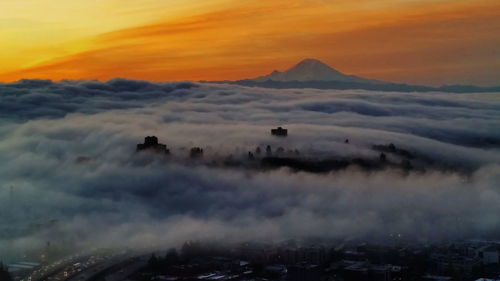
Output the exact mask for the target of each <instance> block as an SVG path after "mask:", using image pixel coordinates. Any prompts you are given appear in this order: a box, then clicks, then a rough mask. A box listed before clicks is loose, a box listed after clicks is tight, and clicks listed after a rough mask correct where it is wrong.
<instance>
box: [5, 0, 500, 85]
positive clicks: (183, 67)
mask: <svg viewBox="0 0 500 281" xmlns="http://www.w3.org/2000/svg"><path fill="white" fill-rule="evenodd" d="M233 2H234V1H233ZM0 9H2V10H3V11H7V12H6V13H5V14H4V15H2V16H0V26H2V29H0V60H2V64H1V65H0V81H4V82H7V81H15V80H19V79H22V78H41V79H52V80H61V79H98V80H107V79H111V78H114V77H123V78H130V79H143V80H154V81H168V80H236V79H244V78H252V77H256V76H260V75H264V74H268V73H269V72H271V71H272V70H274V69H278V70H285V69H287V68H289V67H291V66H292V65H293V64H295V63H297V62H298V61H300V60H301V59H303V58H307V57H312V58H317V59H320V60H322V61H324V62H325V63H327V64H329V65H330V66H332V67H334V68H336V69H338V70H340V71H342V72H345V73H348V74H356V75H359V76H364V77H369V78H375V79H381V80H387V81H394V82H406V83H414V84H428V85H440V84H477V85H496V84H500V81H499V78H498V77H500V51H499V50H500V48H498V47H499V46H500V3H499V2H498V1H494V0H475V1H471V0H459V1H449V0H448V1H446V0H426V1H402V0H363V1H357V2H356V3H353V2H352V1H347V0H336V1H324V0H296V1H284V0H272V1H266V2H264V3H260V2H256V1H248V0H246V1H239V2H238V3H232V1H227V0H216V1H210V3H207V1H199V0H190V1H183V2H182V4H179V3H177V4H176V3H175V2H172V1H160V0H148V1H138V0H126V1H118V0H104V1H98V0H91V1H71V2H67V1H62V0H51V1H49V0H42V1H35V0H26V1H23V2H22V3H21V2H20V1H13V0H6V1H2V3H0ZM40 11H43V12H40Z"/></svg>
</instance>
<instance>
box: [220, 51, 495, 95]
mask: <svg viewBox="0 0 500 281" xmlns="http://www.w3.org/2000/svg"><path fill="white" fill-rule="evenodd" d="M212 82H216V83H228V84H238V85H243V86H251V87H264V88H277V89H287V88H313V89H343V90H347V89H364V90H373V91H401V92H432V91H440V92H451V93H475V92H500V86H493V87H480V86H474V85H444V86H440V87H431V86H422V85H410V84H404V83H393V82H386V81H380V80H375V79H369V78H364V77H359V76H356V75H349V74H344V73H342V72H340V71H338V70H336V69H334V68H332V67H330V66H329V65H327V64H325V63H323V62H322V61H320V60H317V59H311V58H309V59H304V60H302V61H300V62H299V63H297V64H296V65H295V66H293V67H292V68H290V69H288V70H286V71H277V70H275V71H273V72H271V73H270V74H268V75H264V76H260V77H257V78H252V79H244V80H238V81H212Z"/></svg>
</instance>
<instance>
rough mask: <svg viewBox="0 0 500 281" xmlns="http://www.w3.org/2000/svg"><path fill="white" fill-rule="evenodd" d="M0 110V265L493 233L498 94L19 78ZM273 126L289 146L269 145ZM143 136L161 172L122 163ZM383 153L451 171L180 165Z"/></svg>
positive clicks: (498, 209) (499, 145) (498, 221)
mask: <svg viewBox="0 0 500 281" xmlns="http://www.w3.org/2000/svg"><path fill="white" fill-rule="evenodd" d="M0 97H1V99H0V136H1V137H0V161H1V162H2V163H3V164H2V165H1V166H0V203H1V204H0V212H1V214H2V215H1V216H0V226H1V229H0V231H1V233H0V249H2V251H0V252H5V253H6V252H9V253H11V254H12V253H14V254H16V253H21V252H23V251H25V250H26V249H29V248H36V247H38V246H40V245H43V244H45V243H46V242H47V241H53V242H54V243H68V244H76V245H77V246H82V247H88V245H96V246H110V245H111V246H112V245H131V246H137V247H145V246H148V245H156V244H159V245H172V244H175V243H180V242H182V241H184V240H186V239H203V238H214V239H228V240H245V239H281V238H289V237H302V236H311V235H312V236H325V237H334V238H343V237H381V238H382V237H389V235H390V234H395V233H398V234H402V235H403V236H404V237H408V238H411V239H413V238H417V237H418V238H426V239H448V238H450V239H451V238H461V237H495V236H498V235H499V234H500V186H499V185H498V182H500V130H498V128H499V127H500V94H498V93H484V94H448V93H380V92H369V91H361V90H360V91H352V90H351V91H336V90H310V89H300V90H294V89H290V90H273V89H260V88H246V87H239V86H231V85H214V84H193V83H149V82H142V81H129V80H121V79H115V80H111V81H108V82H96V81H62V82H59V83H55V82H50V81H30V80H25V81H21V82H17V83H13V84H0ZM279 125H282V126H285V127H286V128H288V129H289V137H287V138H285V139H282V138H272V137H271V136H270V134H269V129H270V128H272V127H276V126H279ZM147 135H156V136H158V137H159V139H160V142H163V143H166V144H167V145H168V146H169V148H170V149H171V150H172V153H173V155H172V157H171V158H172V159H170V160H164V159H161V158H158V157H154V156H151V155H137V154H135V153H134V150H135V145H136V144H137V143H139V142H142V141H143V138H144V136H147ZM346 138H348V139H349V140H350V143H349V144H345V143H344V139H346ZM391 142H392V143H394V144H395V145H396V146H397V147H401V148H404V149H406V150H409V151H411V152H413V153H416V154H418V155H420V156H421V157H424V158H425V159H429V161H432V163H437V164H436V165H437V166H439V165H440V164H443V165H446V166H447V167H456V168H457V169H456V171H454V170H446V171H443V170H439V169H428V170H426V172H423V171H419V172H410V173H402V172H401V171H397V170H392V169H387V170H383V171H378V172H370V173H368V172H365V171H361V170H360V169H357V168H356V167H351V168H349V169H347V170H343V171H337V172H333V173H329V174H310V173H303V172H299V173H296V172H292V171H290V170H287V169H277V170H272V171H260V172H257V171H249V170H245V169H238V168H215V167H207V166H204V165H196V164H194V163H189V162H187V161H185V160H184V158H183V157H184V156H185V155H187V149H189V148H190V147H193V146H201V147H204V148H206V151H208V152H207V155H211V156H214V155H228V154H232V155H234V156H235V157H240V156H241V157H243V156H244V155H245V154H246V152H247V151H249V150H253V149H254V148H255V147H256V146H257V145H261V146H263V145H268V144H269V145H271V146H273V147H278V146H283V147H285V148H294V149H295V148H297V149H299V150H300V151H301V152H303V153H308V154H309V155H317V156H318V157H321V156H343V157H365V158H376V157H377V156H378V153H377V152H375V151H373V150H372V149H371V147H372V145H374V144H387V143H391ZM78 159H85V161H79V160H78ZM464 171H466V172H464ZM56 237H57V238H56ZM56 241H57V242H56ZM64 241H66V242H64ZM0 258H1V257H0Z"/></svg>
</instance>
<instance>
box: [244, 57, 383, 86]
mask: <svg viewBox="0 0 500 281" xmlns="http://www.w3.org/2000/svg"><path fill="white" fill-rule="evenodd" d="M250 80H253V81H256V82H264V81H269V80H270V81H280V82H291V81H299V82H305V81H340V82H356V83H381V82H380V81H377V80H373V79H366V78H361V77H358V76H355V75H347V74H344V73H342V72H340V71H338V70H336V69H333V68H331V67H330V66H329V65H327V64H325V63H323V62H322V61H320V60H317V59H304V60H302V61H301V62H299V63H298V64H296V65H295V66H293V67H292V68H290V69H288V70H287V71H284V72H280V71H277V70H275V71H273V72H272V73H270V74H268V75H265V76H261V77H257V78H255V79H250Z"/></svg>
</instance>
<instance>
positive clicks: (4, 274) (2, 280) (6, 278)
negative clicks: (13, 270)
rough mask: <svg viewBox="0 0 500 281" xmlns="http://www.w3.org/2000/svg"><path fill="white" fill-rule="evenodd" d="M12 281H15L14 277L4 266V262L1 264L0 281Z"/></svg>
mask: <svg viewBox="0 0 500 281" xmlns="http://www.w3.org/2000/svg"><path fill="white" fill-rule="evenodd" d="M12 280H13V279H12V276H10V273H9V271H8V270H7V267H6V266H4V265H3V263H2V262H0V281H12Z"/></svg>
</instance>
